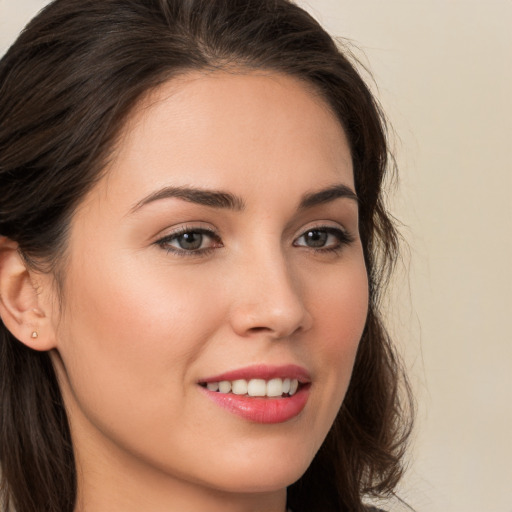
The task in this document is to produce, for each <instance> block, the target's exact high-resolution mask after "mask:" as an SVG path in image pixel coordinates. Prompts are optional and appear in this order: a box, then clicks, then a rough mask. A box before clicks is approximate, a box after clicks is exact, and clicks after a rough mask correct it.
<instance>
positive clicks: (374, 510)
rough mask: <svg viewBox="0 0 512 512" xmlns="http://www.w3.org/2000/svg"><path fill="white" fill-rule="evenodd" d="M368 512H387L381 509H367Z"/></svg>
mask: <svg viewBox="0 0 512 512" xmlns="http://www.w3.org/2000/svg"><path fill="white" fill-rule="evenodd" d="M366 512H386V511H385V510H382V509H381V508H376V507H366Z"/></svg>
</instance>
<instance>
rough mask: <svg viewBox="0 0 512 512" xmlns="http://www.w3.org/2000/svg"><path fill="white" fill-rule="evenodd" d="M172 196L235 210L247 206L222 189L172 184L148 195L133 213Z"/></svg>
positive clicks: (134, 208)
mask: <svg viewBox="0 0 512 512" xmlns="http://www.w3.org/2000/svg"><path fill="white" fill-rule="evenodd" d="M172 197H176V198H178V199H183V200H185V201H188V202H190V203H196V204H201V205H204V206H210V207H211V208H224V209H228V210H235V211H240V210H243V209H244V208H245V203H244V201H243V199H242V198H241V197H238V196H236V195H234V194H231V193H230V192H223V191H220V190H206V189H203V188H196V187H172V186H170V187H164V188H162V189H160V190H157V191H156V192H153V193H152V194H149V195H148V196H146V197H145V198H144V199H142V200H141V201H139V202H138V203H137V204H136V205H135V206H134V207H133V208H132V209H131V213H134V212H136V211H137V210H139V209H140V208H142V207H143V206H145V205H146V204H148V203H152V202H154V201H160V200H161V199H169V198H172Z"/></svg>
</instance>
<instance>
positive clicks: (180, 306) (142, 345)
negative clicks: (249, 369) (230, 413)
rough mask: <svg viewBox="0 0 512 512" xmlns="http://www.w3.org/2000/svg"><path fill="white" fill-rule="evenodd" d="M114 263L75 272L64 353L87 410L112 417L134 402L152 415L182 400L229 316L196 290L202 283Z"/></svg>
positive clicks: (74, 386) (64, 331)
mask: <svg viewBox="0 0 512 512" xmlns="http://www.w3.org/2000/svg"><path fill="white" fill-rule="evenodd" d="M114 261H115V262H116V264H115V265H111V266H108V265H105V264H103V265H101V266H100V265H92V264H83V265H80V271H79V272H73V271H71V272H70V274H69V275H70V279H69V281H68V283H67V289H68V290H69V293H67V294H66V295H67V297H69V299H70V300H69V301H68V302H67V303H66V313H65V316H64V319H63V322H62V325H61V329H60V333H59V339H60V345H59V352H60V353H61V356H62V359H63V361H64V364H65V367H66V374H67V378H68V380H69V383H70V387H71V388H72V390H73V395H74V396H75V397H76V399H77V400H78V401H80V402H82V405H83V407H84V408H85V409H88V410H90V411H92V410H93V409H98V410H100V411H101V412H100V414H104V413H105V411H108V412H107V415H110V414H111V411H115V410H118V412H119V413H121V410H120V409H121V407H122V405H121V404H122V403H124V402H126V401H129V402H133V403H136V402H137V407H138V408H139V410H140V408H142V409H144V408H146V407H147V412H148V413H149V408H150V407H151V406H152V405H154V404H151V402H153V401H155V400H156V399H157V397H160V398H162V397H165V399H166V400H168V401H169V400H171V401H174V400H178V398H177V397H178V396H181V395H182V393H177V392H176V390H177V389H178V386H180V387H181V388H183V383H184V382H187V379H190V376H189V375H188V373H187V370H188V369H189V368H190V363H191V362H192V361H194V360H195V359H196V358H197V357H198V355H199V354H200V352H201V351H202V350H203V348H204V346H205V343H206V341H207V340H208V338H209V337H210V335H211V332H213V331H214V330H215V328H216V326H217V324H218V318H219V317H222V315H220V314H219V312H218V309H215V308H213V307H212V305H214V304H215V301H213V300H212V298H211V297H210V296H209V293H208V289H207V288H205V287H204V286H203V287H202V288H199V289H200V290H201V293H197V292H195V293H194V290H197V289H198V284H197V283H194V282H191V281H190V279H188V280H187V279H181V280H180V279H176V276H174V278H173V279H171V276H170V275H169V271H168V270H167V274H166V272H165V269H162V268H152V269H148V268H147V267H146V269H145V270H144V271H142V270H141V267H140V266H139V265H137V264H134V263H133V262H130V261H123V260H122V259H119V258H117V259H114ZM177 405H179V404H177ZM175 409H177V407H176V408H171V407H170V408H169V410H175ZM125 412H126V411H125Z"/></svg>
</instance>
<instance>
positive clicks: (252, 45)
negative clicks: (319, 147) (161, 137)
mask: <svg viewBox="0 0 512 512" xmlns="http://www.w3.org/2000/svg"><path fill="white" fill-rule="evenodd" d="M216 68H222V69H228V68H233V69H244V68H245V69H264V70H270V71H276V72H279V73H284V74H288V75H291V76H294V77H297V78H299V79H300V80H303V81H304V82H305V83H308V84H310V85H312V86H313V87H314V88H315V89H316V90H317V91H319V92H320V94H321V95H322V96H323V98H324V99H325V100H326V101H327V102H328V104H329V105H330V106H331V108H332V109H333V111H334V112H335V113H336V115H337V116H338V119H339V121H340V123H341V124H342V125H343V127H344V129H345V131H346V134H347V136H348V140H349V143H350V147H351V153H352V158H353V165H354V177H355V186H356V191H357V194H358V196H359V198H360V234H361V238H362V241H363V247H364V256H365V259H366V265H367V269H368V274H369V281H370V304H369V313H368V319H367V322H366V327H365V330H364V334H363V337H362V339H361V343H360V346H359V350H358V354H357V358H356V363H355V367H354V372H353V377H352V380H351V383H350V387H349V389H348V392H347V395H346V398H345V401H344V403H343V405H342V407H341V409H340V411H339V414H338V416H337V418H336V420H335V422H334V425H333V426H332V429H331V431H330V432H329V434H328V436H327V438H326V440H325V442H324V444H323V445H322V447H321V448H320V450H319V452H318V454H317V455H316V457H315V459H314V461H313V463H312V464H311V466H310V468H309V469H308V470H307V472H306V473H305V474H304V476H303V477H302V478H301V479H300V480H299V481H298V482H296V483H294V484H293V485H291V486H290V487H289V490H288V502H289V506H290V507H291V508H292V509H293V510H294V511H295V512H301V511H304V512H305V511H307V512H314V511H317V512H329V511H338V512H341V511H346V512H358V511H362V510H364V506H363V501H362V500H363V498H364V497H365V496H383V495H389V494H392V493H393V489H394V488H395V486H396V484H397V482H398V480H399V478H400V476H401V472H402V457H403V453H404V447H405V441H406V439H407V436H408V434H409V432H410V419H409V414H408V413H409V412H410V411H409V406H410V403H411V402H410V394H409V391H408V388H407V386H405V387H404V386H403V383H405V380H404V378H403V375H402V370H401V366H400V364H399V361H398V359H397V357H396V355H395V352H394V350H393V348H392V345H391V343H390V341H389V339H388V336H387V334H386V331H385V329H384V327H383V325H382V322H381V319H380V317H379V294H380V291H381V288H382V285H383V284H384V283H385V281H386V278H387V276H388V274H389V270H390V269H391V267H392V266H393V262H394V261H395V259H396V255H397V236H396V232H395V229H394V227H393V224H392V222H391V220H390V217H389V215H388V214H387V212H386V210H385V208H384V205H383V202H382V191H381V187H382V183H383V179H384V175H385V173H386V170H387V167H388V160H389V158H388V157H389V155H388V147H387V141H386V132H385V125H384V122H383V118H382V115H381V113H380V110H379V108H378V106H377V104H376V102H375V100H374V98H373V97H372V95H371V93H370V92H369V89H368V87H367V86H366V85H365V83H364V81H363V80H362V78H361V77H360V75H359V74H358V73H357V72H356V70H355V68H354V66H353V64H351V62H350V59H349V58H347V56H346V52H344V51H342V50H340V48H339V47H338V46H337V45H336V44H335V42H334V41H333V39H332V38H331V37H330V36H329V35H328V34H327V33H326V32H325V31H324V30H323V29H322V28H321V27H320V25H319V24H318V23H317V22H316V21H315V20H314V19H313V18H312V17H311V16H309V15H308V14H307V13H306V12H305V11H304V10H302V9H300V8H299V7H298V6H296V5H294V4H293V3H292V2H290V1H287V0H215V1H214V0H56V1H54V2H53V3H52V4H50V5H49V6H48V7H46V8H45V9H44V10H43V11H42V12H41V13H40V14H39V15H38V16H37V17H36V18H35V19H34V20H33V21H32V22H31V23H30V24H29V25H28V26H27V28H26V29H25V30H24V31H23V32H22V34H21V35H20V37H19V38H18V40H17V41H16V42H15V43H14V45H13V46H12V47H11V48H10V49H9V51H8V52H7V54H6V55H5V57H4V58H3V59H2V60H1V61H0V190H1V193H0V235H2V236H6V237H8V238H10V239H11V240H13V241H15V242H17V243H18V244H19V250H20V252H21V254H22V255H23V257H24V258H25V260H26V262H27V264H28V265H31V266H34V267H36V266H37V267H36V268H38V269H40V270H44V271H46V272H53V273H54V274H55V275H56V277H57V280H58V279H59V273H61V275H62V273H65V265H63V262H62V254H63V252H64V250H65V247H66V231H67V227H68V225H69V221H70V217H71V215H72V213H73V211H74V209H75V208H76V206H77V205H78V203H79V202H80V200H81V198H83V196H84V195H85V193H86V192H87V191H88V190H89V189H90V188H91V187H92V186H93V184H94V183H95V182H96V180H97V179H98V177H99V176H100V174H101V172H102V170H103V169H104V168H105V164H106V162H107V160H108V157H109V152H110V151H111V150H112V148H113V146H114V144H115V141H116V136H118V134H119V131H120V130H121V129H122V127H123V121H124V120H125V119H126V117H127V116H128V114H129V113H130V112H131V111H132V110H133V108H134V106H135V105H136V104H137V102H138V101H139V100H140V99H141V97H142V96H143V95H144V94H145V93H147V92H148V91H150V90H151V89H153V88H155V87H157V86H158V85H159V84H162V83H163V82H165V81H167V80H169V79H171V78H172V77H173V76H177V75H179V74H181V73H183V72H186V71H187V70H197V69H204V70H208V69H216ZM401 382H402V385H401V384H400V383H401ZM403 389H405V393H402V392H401V391H400V390H403ZM404 398H405V399H404ZM0 463H1V467H2V474H1V489H0V490H1V495H0V503H1V502H2V501H3V502H4V505H3V507H4V509H5V510H8V509H9V507H12V506H14V507H15V508H16V510H17V511H18V512H40V511H42V510H44V511H46V512H72V511H73V509H74V506H75V499H76V485H77V484H76V472H75V462H74V457H73V448H72V442H71V435H70V431H69V427H68V422H67V417H66V413H65V409H64V404H63V401H62V397H61V394H60V391H59V386H58V384H57V381H56V377H55V373H54V370H53V367H52V364H51V362H50V358H49V355H48V354H47V353H44V352H43V353H40V352H35V351H32V350H31V349H29V348H27V347H26V346H25V345H23V344H21V343H20V342H19V341H17V340H16V339H15V338H14V337H13V336H12V335H11V334H10V332H9V331H8V330H7V329H6V328H5V326H4V325H3V323H1V322H0ZM1 506H2V505H0V507H1Z"/></svg>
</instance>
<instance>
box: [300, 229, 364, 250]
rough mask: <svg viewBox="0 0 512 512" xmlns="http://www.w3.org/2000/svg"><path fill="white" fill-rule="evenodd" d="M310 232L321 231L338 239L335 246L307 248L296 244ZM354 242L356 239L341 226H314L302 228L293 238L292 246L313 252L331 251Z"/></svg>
mask: <svg viewBox="0 0 512 512" xmlns="http://www.w3.org/2000/svg"><path fill="white" fill-rule="evenodd" d="M310 231H323V232H327V233H328V234H330V235H334V236H337V237H338V244H337V245H336V246H334V247H333V246H326V247H319V248H315V247H308V246H307V245H302V244H300V245H299V244H297V240H299V239H300V238H302V237H303V236H305V235H306V234H307V233H308V232H310ZM355 240H356V237H355V236H354V235H353V234H352V233H351V232H350V231H349V230H347V229H346V228H344V227H343V226H341V225H339V224H336V225H332V224H326V223H321V224H316V225H315V224H314V225H311V226H308V227H306V228H303V229H302V230H301V232H300V234H299V235H298V236H296V237H295V238H294V241H293V245H295V246H296V247H306V248H309V249H312V250H315V251H320V252H322V251H332V250H341V249H342V248H343V247H344V246H346V245H349V244H351V243H352V242H354V241H355Z"/></svg>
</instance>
